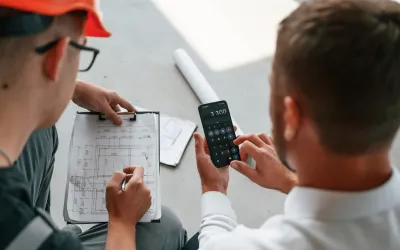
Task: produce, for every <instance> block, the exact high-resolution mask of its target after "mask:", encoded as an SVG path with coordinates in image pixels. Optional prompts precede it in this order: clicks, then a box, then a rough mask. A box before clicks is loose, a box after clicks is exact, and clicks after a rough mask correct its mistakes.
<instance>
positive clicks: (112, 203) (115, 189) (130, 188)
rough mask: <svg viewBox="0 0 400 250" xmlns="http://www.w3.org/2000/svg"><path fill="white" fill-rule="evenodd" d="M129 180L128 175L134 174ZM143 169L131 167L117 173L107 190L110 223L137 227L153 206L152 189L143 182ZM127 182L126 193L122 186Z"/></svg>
mask: <svg viewBox="0 0 400 250" xmlns="http://www.w3.org/2000/svg"><path fill="white" fill-rule="evenodd" d="M132 173H133V175H132V177H131V178H127V174H132ZM143 175H144V169H143V167H138V166H130V167H127V168H125V169H124V172H123V173H122V172H115V173H114V175H113V176H112V177H111V180H110V181H109V182H108V184H107V188H106V205H107V210H108V215H109V221H110V223H114V224H124V225H127V226H131V227H133V228H134V227H135V225H136V223H137V222H138V221H139V220H140V218H142V217H143V215H144V214H145V213H146V211H147V210H148V209H149V208H150V206H151V195H150V189H149V188H148V187H147V186H146V185H145V184H144V182H143ZM125 179H126V180H127V183H126V185H125V191H122V190H121V184H122V182H123V181H124V180H125Z"/></svg>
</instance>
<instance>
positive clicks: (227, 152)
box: [221, 150, 231, 156]
mask: <svg viewBox="0 0 400 250" xmlns="http://www.w3.org/2000/svg"><path fill="white" fill-rule="evenodd" d="M221 155H222V156H230V155H231V152H229V150H223V151H221Z"/></svg>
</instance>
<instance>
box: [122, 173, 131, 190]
mask: <svg viewBox="0 0 400 250" xmlns="http://www.w3.org/2000/svg"><path fill="white" fill-rule="evenodd" d="M132 176H133V174H127V175H126V177H125V179H124V180H123V181H122V184H121V190H122V191H125V186H126V178H127V177H132Z"/></svg>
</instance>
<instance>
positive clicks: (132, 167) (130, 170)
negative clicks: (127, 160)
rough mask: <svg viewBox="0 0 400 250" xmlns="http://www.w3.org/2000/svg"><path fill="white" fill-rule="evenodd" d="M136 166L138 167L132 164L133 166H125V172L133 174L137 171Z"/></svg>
mask: <svg viewBox="0 0 400 250" xmlns="http://www.w3.org/2000/svg"><path fill="white" fill-rule="evenodd" d="M136 167H138V166H134V165H131V166H127V167H125V168H124V173H125V174H133V172H134V171H135V168H136Z"/></svg>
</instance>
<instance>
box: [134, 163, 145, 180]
mask: <svg viewBox="0 0 400 250" xmlns="http://www.w3.org/2000/svg"><path fill="white" fill-rule="evenodd" d="M143 177H144V168H143V167H141V166H136V167H135V170H134V171H133V175H132V180H143Z"/></svg>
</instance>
